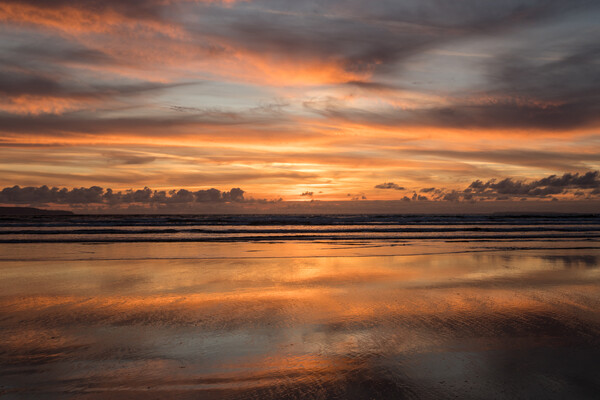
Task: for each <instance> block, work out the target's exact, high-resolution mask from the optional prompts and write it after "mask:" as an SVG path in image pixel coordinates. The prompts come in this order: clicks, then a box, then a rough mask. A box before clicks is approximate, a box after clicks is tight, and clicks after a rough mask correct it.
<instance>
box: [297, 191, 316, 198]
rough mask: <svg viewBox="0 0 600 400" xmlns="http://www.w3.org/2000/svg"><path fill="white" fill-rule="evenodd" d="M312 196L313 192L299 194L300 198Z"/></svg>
mask: <svg viewBox="0 0 600 400" xmlns="http://www.w3.org/2000/svg"><path fill="white" fill-rule="evenodd" d="M313 194H314V192H302V193H301V194H300V196H308V197H312V196H313Z"/></svg>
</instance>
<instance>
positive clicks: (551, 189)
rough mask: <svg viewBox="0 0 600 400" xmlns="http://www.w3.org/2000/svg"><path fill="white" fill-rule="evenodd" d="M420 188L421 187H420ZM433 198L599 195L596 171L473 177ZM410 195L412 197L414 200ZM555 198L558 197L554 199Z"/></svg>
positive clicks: (549, 197)
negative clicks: (462, 186) (526, 176)
mask: <svg viewBox="0 0 600 400" xmlns="http://www.w3.org/2000/svg"><path fill="white" fill-rule="evenodd" d="M421 191H423V189H421ZM433 193H435V195H434V198H433V200H442V201H474V200H514V199H517V198H518V199H519V200H521V201H525V200H526V199H528V198H537V199H552V200H555V199H556V198H555V197H553V196H554V195H572V196H573V197H575V198H578V199H580V200H581V199H584V198H588V199H589V198H592V197H594V196H596V195H598V194H600V171H589V172H586V173H583V174H579V173H565V174H563V175H562V176H557V175H550V176H548V177H545V178H542V179H538V180H519V179H513V178H505V179H502V180H496V179H491V180H488V181H485V182H484V181H481V180H475V181H473V182H472V183H471V184H470V185H469V186H468V187H467V188H465V189H463V190H444V189H436V190H435V191H433ZM415 196H416V193H415V194H414V195H413V200H416V199H418V197H415ZM556 200H558V199H556Z"/></svg>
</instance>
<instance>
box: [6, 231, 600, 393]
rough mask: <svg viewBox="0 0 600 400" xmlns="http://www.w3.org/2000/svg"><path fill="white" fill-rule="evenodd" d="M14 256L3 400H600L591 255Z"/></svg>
mask: <svg viewBox="0 0 600 400" xmlns="http://www.w3.org/2000/svg"><path fill="white" fill-rule="evenodd" d="M0 247H1V250H2V251H1V252H0V253H1V254H2V256H1V257H0V277H1V279H0V336H1V337H2V340H1V341H0V397H2V398H7V399H12V398H14V399H21V398H36V399H38V398H41V399H45V398H48V399H63V398H81V399H93V398H111V399H125V398H144V399H151V398H175V399H177V398H181V399H184V398H185V399H187V398H203V399H204V398H208V399H210V398H215V399H217V398H219V399H220V398H235V399H237V398H241V399H246V398H248V399H249V398H257V399H276V398H277V399H279V398H289V399H293V398H323V399H330V398H340V399H346V398H351V399H354V398H356V399H363V398H364V399H370V398H463V399H464V398H474V399H475V398H511V399H512V398H545V399H548V398H556V399H559V398H590V399H591V398H597V397H596V396H597V395H598V393H600V372H599V371H600V369H598V368H597V365H598V361H597V360H598V359H600V249H598V248H592V247H589V246H587V244H586V243H584V242H582V243H579V245H577V246H575V245H573V243H570V244H569V246H566V247H565V244H564V243H563V244H562V245H561V246H554V247H562V248H552V247H553V246H552V245H551V244H550V245H547V246H543V247H548V248H540V247H538V248H536V249H526V248H521V249H514V248H512V247H510V246H505V247H498V248H494V249H491V248H488V247H486V245H485V244H479V245H478V248H473V247H470V245H466V244H458V243H454V244H452V243H450V244H449V243H441V242H439V243H437V244H431V243H430V244H428V245H423V246H417V245H413V246H412V247H410V248H403V247H402V248H400V247H399V248H393V249H392V248H391V247H385V248H383V249H382V248H380V247H377V246H371V247H369V246H363V247H351V246H349V247H345V246H344V244H343V243H336V244H335V245H332V246H330V247H324V246H323V245H322V244H315V243H272V244H260V245H259V244H231V243H223V244H211V243H205V244H186V243H157V244H147V243H146V244H127V243H116V244H86V245H83V244H69V243H65V244H61V245H60V246H56V245H52V244H48V243H45V244H44V243H38V244H34V243H27V244H3V245H1V246H0ZM568 247H572V248H571V249H569V248H568ZM399 249H400V250H399ZM389 254H396V255H389Z"/></svg>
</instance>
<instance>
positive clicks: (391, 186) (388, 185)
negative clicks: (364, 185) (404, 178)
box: [375, 182, 406, 190]
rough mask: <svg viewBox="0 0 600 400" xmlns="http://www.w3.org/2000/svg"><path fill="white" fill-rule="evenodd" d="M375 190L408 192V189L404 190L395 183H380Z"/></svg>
mask: <svg viewBox="0 0 600 400" xmlns="http://www.w3.org/2000/svg"><path fill="white" fill-rule="evenodd" d="M375 189H394V190H406V188H404V187H402V186H400V185H398V184H396V183H394V182H386V183H380V184H379V185H375Z"/></svg>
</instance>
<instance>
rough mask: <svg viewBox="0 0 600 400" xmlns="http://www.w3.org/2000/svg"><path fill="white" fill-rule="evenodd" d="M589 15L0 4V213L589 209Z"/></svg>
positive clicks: (599, 87)
mask: <svg viewBox="0 0 600 400" xmlns="http://www.w3.org/2000/svg"><path fill="white" fill-rule="evenodd" d="M599 20H600V2H598V1H596V0H591V1H590V0H569V1H564V0H560V1H559V0H503V1H497V0H494V1H491V0H489V1H482V0H461V1H442V0H395V1H391V0H381V1H372V2H367V1H358V0H347V1H336V0H320V1H312V0H307V1H298V0H294V1H292V0H276V1H275V0H245V1H242V0H240V1H235V0H228V1H225V0H224V1H219V0H196V1H192V0H146V1H141V0H131V1H124V0H79V1H74V0H68V1H67V0H54V1H44V0H0V204H4V205H34V206H35V205H46V206H68V207H75V208H76V207H92V206H93V207H100V208H102V207H104V208H106V207H109V208H110V207H112V208H115V207H116V208H119V207H141V208H142V209H143V208H144V207H150V208H157V207H166V206H169V207H178V206H181V205H188V206H189V205H191V204H201V205H207V204H232V203H237V204H238V205H240V204H246V205H250V204H255V205H258V204H260V207H263V208H266V209H268V208H269V207H274V208H276V207H281V204H282V203H286V202H299V201H302V202H311V201H312V202H313V203H314V202H324V201H334V202H345V201H349V202H354V203H359V202H373V201H382V200H383V201H396V202H399V204H400V202H403V203H405V204H410V203H418V202H429V203H435V202H447V203H448V202H453V203H461V204H464V207H466V208H468V207H470V206H469V204H473V203H474V202H492V203H493V202H506V201H512V202H514V203H515V204H516V203H518V202H523V201H532V200H533V201H543V202H552V201H553V202H556V201H559V202H590V201H595V200H598V199H600V176H599V173H598V170H600V42H599V41H598V37H600V24H598V21H599ZM109 189H110V190H109ZM381 204H383V203H381ZM372 207H375V208H374V209H376V208H377V206H376V205H375V206H372ZM556 207H558V206H556Z"/></svg>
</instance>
